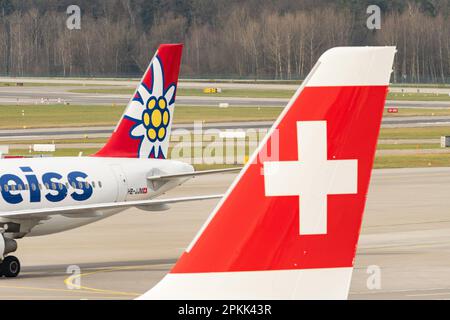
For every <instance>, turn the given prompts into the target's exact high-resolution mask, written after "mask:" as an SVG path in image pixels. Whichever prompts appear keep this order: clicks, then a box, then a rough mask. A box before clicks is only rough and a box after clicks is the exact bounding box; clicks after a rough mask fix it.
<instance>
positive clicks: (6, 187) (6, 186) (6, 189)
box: [5, 184, 9, 192]
mask: <svg viewBox="0 0 450 320" xmlns="http://www.w3.org/2000/svg"><path fill="white" fill-rule="evenodd" d="M8 189H9V188H8V185H7V184H5V191H6V192H8Z"/></svg>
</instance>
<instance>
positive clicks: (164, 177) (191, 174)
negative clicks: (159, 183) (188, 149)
mask: <svg viewBox="0 0 450 320" xmlns="http://www.w3.org/2000/svg"><path fill="white" fill-rule="evenodd" d="M241 169H242V167H237V168H227V169H217V170H204V171H194V172H183V173H175V174H167V175H157V176H150V177H147V180H149V181H155V180H170V179H176V178H189V177H196V176H203V175H208V174H216V173H228V172H237V171H241Z"/></svg>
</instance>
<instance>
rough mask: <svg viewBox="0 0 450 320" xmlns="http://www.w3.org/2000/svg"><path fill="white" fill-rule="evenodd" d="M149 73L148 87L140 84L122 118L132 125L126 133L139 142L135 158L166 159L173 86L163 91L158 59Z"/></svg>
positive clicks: (172, 105)
mask: <svg viewBox="0 0 450 320" xmlns="http://www.w3.org/2000/svg"><path fill="white" fill-rule="evenodd" d="M151 72H152V88H151V89H149V88H147V86H146V85H145V84H144V83H141V85H140V86H139V88H138V91H137V94H136V96H135V97H134V98H133V100H132V101H131V105H130V107H129V108H128V109H127V112H126V113H125V116H126V117H128V118H129V119H131V120H133V121H134V122H136V125H135V126H134V127H133V128H132V130H131V132H130V134H131V137H132V138H134V139H136V138H137V139H141V144H140V146H139V158H166V155H165V154H164V152H166V150H167V146H168V138H169V137H168V135H169V133H170V132H168V131H170V128H169V124H170V117H171V114H172V112H173V108H174V102H175V99H174V97H175V89H176V86H175V84H171V85H169V87H168V88H167V90H164V74H163V67H162V65H161V61H160V60H159V58H158V57H156V58H155V59H154V61H153V63H152V69H151ZM166 138H167V139H166Z"/></svg>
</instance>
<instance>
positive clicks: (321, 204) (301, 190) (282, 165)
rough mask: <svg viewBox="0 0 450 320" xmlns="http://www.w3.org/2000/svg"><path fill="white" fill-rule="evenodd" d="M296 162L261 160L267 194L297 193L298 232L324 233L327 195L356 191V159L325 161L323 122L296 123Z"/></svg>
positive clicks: (325, 126) (325, 144)
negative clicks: (262, 161)
mask: <svg viewBox="0 0 450 320" xmlns="http://www.w3.org/2000/svg"><path fill="white" fill-rule="evenodd" d="M297 145H298V161H283V162H275V161H274V162H269V161H268V162H264V187H265V194H266V196H299V211H300V235H311V234H326V233H327V195H328V194H352V193H353V194H354V193H357V182H358V160H327V123H326V121H299V122H297Z"/></svg>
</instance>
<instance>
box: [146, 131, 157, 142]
mask: <svg viewBox="0 0 450 320" xmlns="http://www.w3.org/2000/svg"><path fill="white" fill-rule="evenodd" d="M148 137H149V138H150V139H152V140H155V138H156V131H155V129H149V130H148Z"/></svg>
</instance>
